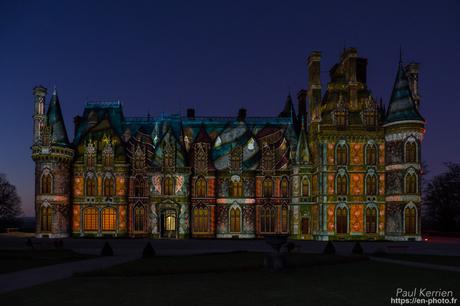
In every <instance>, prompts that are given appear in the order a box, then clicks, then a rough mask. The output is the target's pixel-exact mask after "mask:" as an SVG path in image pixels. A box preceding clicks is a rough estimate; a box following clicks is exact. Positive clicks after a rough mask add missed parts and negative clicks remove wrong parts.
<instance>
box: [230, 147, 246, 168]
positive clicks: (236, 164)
mask: <svg viewBox="0 0 460 306" xmlns="http://www.w3.org/2000/svg"><path fill="white" fill-rule="evenodd" d="M242 155H243V151H242V150H241V147H236V148H235V149H233V151H232V153H231V156H230V169H231V170H232V171H240V170H241V161H242V157H243V156H242Z"/></svg>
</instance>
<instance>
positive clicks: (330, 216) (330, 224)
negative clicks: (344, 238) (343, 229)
mask: <svg viewBox="0 0 460 306" xmlns="http://www.w3.org/2000/svg"><path fill="white" fill-rule="evenodd" d="M334 211H335V205H334V204H328V205H327V230H328V231H329V232H333V231H334V230H335V225H334V222H335V221H334Z"/></svg>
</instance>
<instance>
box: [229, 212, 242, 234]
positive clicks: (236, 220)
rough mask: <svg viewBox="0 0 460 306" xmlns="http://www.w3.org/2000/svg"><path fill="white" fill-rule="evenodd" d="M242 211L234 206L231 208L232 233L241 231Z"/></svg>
mask: <svg viewBox="0 0 460 306" xmlns="http://www.w3.org/2000/svg"><path fill="white" fill-rule="evenodd" d="M240 218H241V211H240V210H239V209H238V208H236V207H233V208H231V209H230V232H231V233H238V232H240V231H241V223H240Z"/></svg>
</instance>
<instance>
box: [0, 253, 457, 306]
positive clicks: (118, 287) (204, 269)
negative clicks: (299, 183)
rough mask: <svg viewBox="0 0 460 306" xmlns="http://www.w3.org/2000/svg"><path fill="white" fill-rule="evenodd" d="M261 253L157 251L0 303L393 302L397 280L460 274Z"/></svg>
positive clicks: (413, 282)
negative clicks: (273, 267)
mask: <svg viewBox="0 0 460 306" xmlns="http://www.w3.org/2000/svg"><path fill="white" fill-rule="evenodd" d="M261 261H262V262H263V254H260V253H230V254H224V255H217V254H216V255H194V256H177V257H156V258H153V259H143V260H137V261H133V262H131V263H126V264H122V265H119V266H116V267H112V268H109V269H106V270H100V271H97V272H92V273H87V274H83V275H78V276H74V277H72V278H70V279H66V280H60V281H55V282H52V283H48V284H43V285H39V286H35V287H31V288H27V289H22V290H18V291H15V292H11V293H7V294H4V295H1V296H0V305H34V306H35V305H36V306H40V305H63V306H65V305H139V306H140V305H149V306H150V305H262V304H263V305H283V306H284V305H388V304H389V299H390V297H394V295H395V291H396V289H397V288H398V287H402V288H404V289H407V290H409V289H413V288H414V287H417V288H419V287H423V288H425V287H426V288H432V289H439V288H442V289H444V290H454V295H456V296H458V295H460V273H453V272H445V271H433V270H425V269H415V268H411V267H404V266H399V265H393V264H386V263H379V262H372V261H368V260H361V259H360V258H358V259H356V258H352V259H350V258H344V257H338V256H337V257H335V256H321V255H295V256H292V258H291V259H290V264H291V268H289V269H288V270H287V271H285V272H278V273H274V272H268V271H265V270H264V269H262V268H261V264H262V262H261Z"/></svg>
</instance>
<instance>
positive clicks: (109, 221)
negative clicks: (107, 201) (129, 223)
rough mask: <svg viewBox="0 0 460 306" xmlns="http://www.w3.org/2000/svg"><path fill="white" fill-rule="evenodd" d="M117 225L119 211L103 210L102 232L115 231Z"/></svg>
mask: <svg viewBox="0 0 460 306" xmlns="http://www.w3.org/2000/svg"><path fill="white" fill-rule="evenodd" d="M116 225H117V211H116V210H115V208H104V209H103V210H102V230H103V231H114V230H115V228H116Z"/></svg>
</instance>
